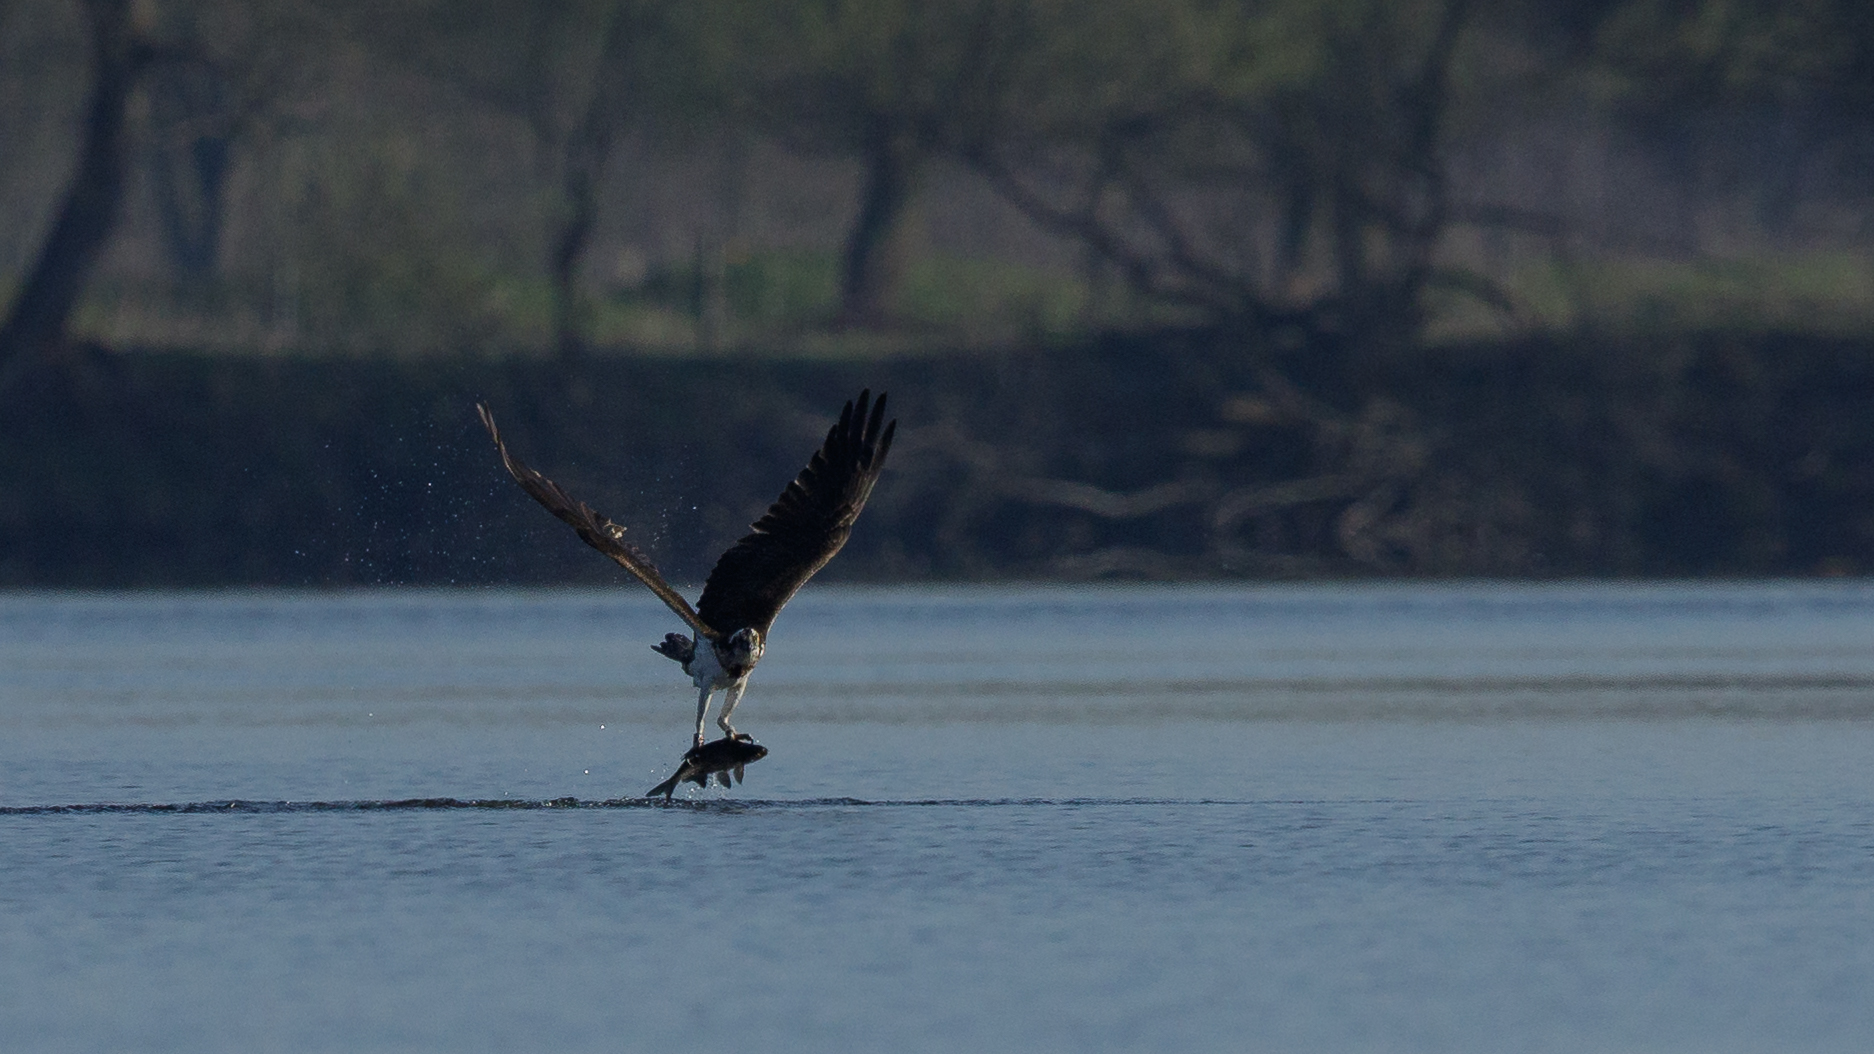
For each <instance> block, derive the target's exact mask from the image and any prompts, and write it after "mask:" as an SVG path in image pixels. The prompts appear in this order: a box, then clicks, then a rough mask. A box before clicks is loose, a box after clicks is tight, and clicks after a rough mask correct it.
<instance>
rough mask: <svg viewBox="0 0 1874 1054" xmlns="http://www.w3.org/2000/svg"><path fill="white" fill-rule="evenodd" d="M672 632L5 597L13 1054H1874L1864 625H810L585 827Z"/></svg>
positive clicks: (334, 604) (673, 712)
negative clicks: (719, 747)
mask: <svg viewBox="0 0 1874 1054" xmlns="http://www.w3.org/2000/svg"><path fill="white" fill-rule="evenodd" d="M674 628H677V627H676V625H675V623H674V620H673V619H672V618H671V617H670V616H669V615H668V614H666V613H664V612H663V611H662V610H661V608H659V607H658V606H657V604H656V602H655V601H654V600H652V599H650V598H649V597H647V596H641V595H640V594H639V593H638V592H634V591H629V590H621V591H619V592H618V593H615V594H614V593H603V594H600V593H560V592H523V593H506V592H500V593H485V592H454V593H447V592H382V593H345V594H334V595H322V594H270V593H236V594H222V595H163V594H158V595H131V596H109V595H105V596H78V597H58V596H19V595H15V596H4V595H0V806H4V807H5V808H6V809H7V810H8V811H6V812H4V813H0V1049H4V1050H6V1051H40V1050H45V1051H57V1050H112V1051H146V1050H174V1051H191V1052H196V1051H202V1052H212V1051H243V1052H247V1051H380V1050H382V1051H406V1050H407V1051H431V1050H434V1051H510V1050H514V1051H519V1050H528V1051H559V1050H566V1051H613V1050H658V1051H666V1050H687V1049H703V1050H734V1051H748V1052H754V1051H833V1050H880V1051H884V1050H889V1051H921V1050H945V1051H952V1050H972V1051H996V1050H1062V1051H1069V1050H1071V1051H1082V1050H1087V1051H1099V1050H1181V1051H1208V1050H1249V1051H1263V1050H1267V1051H1291V1050H1325V1051H1772V1050H1774V1051H1865V1050H1869V1049H1874V587H1870V586H1867V585H1861V584H1845V585H1832V584H1823V585H1769V586H1724V585H1714V586H1686V587H1630V586H1605V587H1603V586H1581V587H1576V586H1558V587H1481V586H1478V587H1463V586H1454V587H1412V586H1384V587H1342V588H1272V589H1222V588H1137V589H1097V590H1096V589H1088V590H1068V589H1043V590H980V591H979V590H953V591H913V590H905V591H896V590H881V591H874V590H842V589H832V588H818V589H814V590H812V591H810V592H809V594H808V595H807V596H805V597H802V598H801V599H800V600H798V601H796V603H795V604H794V605H793V606H791V607H790V608H789V610H788V612H787V613H786V614H785V615H784V616H783V618H782V620H781V622H780V623H779V624H778V625H777V627H776V633H775V635H774V637H773V641H772V647H771V650H770V651H769V655H768V658H766V659H765V660H764V661H763V663H762V667H761V669H760V671H759V672H758V674H757V676H756V679H755V683H754V687H753V688H752V689H751V691H750V693H749V696H748V698H747V700H746V701H745V702H744V705H743V709H742V710H740V711H739V712H738V714H737V717H738V718H740V719H741V720H739V721H738V724H739V725H740V726H741V727H742V728H743V729H744V730H746V731H749V732H752V733H754V734H755V735H756V736H757V737H758V738H760V739H761V740H762V741H763V742H764V743H766V744H767V745H768V746H769V747H770V748H771V749H772V750H773V754H772V755H771V756H770V757H769V758H768V759H766V760H765V761H762V762H760V763H759V764H757V765H755V766H754V767H752V768H750V769H749V772H748V782H747V783H746V784H745V785H743V786H742V787H739V788H736V789H735V790H734V791H733V792H725V791H722V790H719V789H716V788H711V789H710V790H709V791H708V792H707V793H704V794H700V795H695V800H696V801H697V802H700V803H702V804H700V805H692V806H688V807H677V808H663V807H644V806H641V805H637V804H635V803H634V804H630V805H621V806H602V805H598V804H595V803H602V802H604V801H606V800H607V799H617V798H621V797H628V796H631V795H635V794H640V793H642V792H643V791H644V790H645V789H647V788H648V787H649V786H650V785H651V784H653V783H655V782H657V781H658V780H660V779H662V778H663V776H665V775H666V774H667V773H668V772H669V771H670V769H671V768H672V767H673V765H674V761H675V758H676V756H677V754H679V753H680V752H681V750H682V748H683V747H684V746H685V740H686V737H687V735H688V727H687V726H688V724H689V721H690V715H691V706H692V702H691V698H690V697H689V696H688V693H687V690H686V689H685V687H684V686H683V685H682V684H681V683H680V680H679V678H678V676H677V671H676V668H675V667H674V666H673V665H671V664H670V663H668V662H667V661H666V660H664V659H662V658H660V657H658V656H656V655H654V654H652V653H651V652H650V651H649V648H648V645H649V644H650V642H652V641H654V640H656V639H658V638H659V637H661V635H662V634H663V633H664V632H665V631H666V630H669V629H674ZM562 797H573V798H577V799H579V800H581V801H582V802H584V803H587V805H588V806H589V807H581V808H535V809H489V808H460V809H402V810H359V809H340V810H318V809H308V808H302V807H297V806H294V807H274V806H267V805H258V806H257V805H242V806H238V807H236V808H233V809H226V808H224V809H220V810H215V809H207V810H204V811H197V812H152V811H120V812H108V811H80V812H63V813H60V812H49V811H44V810H43V809H40V807H55V806H70V805H92V804H100V803H122V804H128V805H152V804H154V805H181V804H189V803H196V804H209V803H215V802H223V803H225V802H228V801H230V800H237V799H238V800H241V801H244V802H260V803H270V802H294V803H310V802H328V803H345V802H357V803H372V802H383V801H392V800H400V799H409V798H453V799H462V800H468V799H507V800H513V801H517V802H531V803H539V802H542V801H545V800H549V799H557V798H562ZM35 809H40V811H33V810H35Z"/></svg>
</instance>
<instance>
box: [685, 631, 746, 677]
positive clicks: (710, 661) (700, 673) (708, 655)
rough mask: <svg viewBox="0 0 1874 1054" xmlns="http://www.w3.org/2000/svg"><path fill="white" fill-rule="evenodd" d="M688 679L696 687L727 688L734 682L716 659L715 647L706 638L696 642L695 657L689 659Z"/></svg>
mask: <svg viewBox="0 0 1874 1054" xmlns="http://www.w3.org/2000/svg"><path fill="white" fill-rule="evenodd" d="M690 681H691V683H693V684H695V685H696V687H698V688H727V687H729V686H730V685H731V684H734V683H735V678H733V677H731V676H729V673H728V671H726V670H724V669H723V668H722V663H721V662H718V661H717V659H716V649H715V647H714V646H713V645H711V644H710V643H709V641H708V640H707V639H703V640H698V641H697V642H696V657H695V658H692V659H691V660H690Z"/></svg>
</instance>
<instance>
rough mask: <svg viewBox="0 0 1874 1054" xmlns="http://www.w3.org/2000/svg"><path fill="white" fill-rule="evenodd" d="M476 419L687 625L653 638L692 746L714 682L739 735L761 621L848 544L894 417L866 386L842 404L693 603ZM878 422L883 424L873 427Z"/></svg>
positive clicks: (552, 500) (517, 477)
mask: <svg viewBox="0 0 1874 1054" xmlns="http://www.w3.org/2000/svg"><path fill="white" fill-rule="evenodd" d="M475 409H476V410H477V411H478V412H479V413H480V414H481V419H482V424H484V425H486V426H487V427H488V434H489V435H490V436H492V437H493V438H494V441H495V448H496V449H497V450H499V451H500V452H501V463H502V464H503V465H504V466H506V467H507V470H508V475H510V476H513V477H514V482H516V483H519V484H520V485H521V489H522V490H525V491H526V492H527V493H528V494H531V495H533V498H534V500H535V501H537V502H539V503H540V504H542V505H544V506H546V508H547V511H548V512H551V513H552V514H553V515H555V516H557V517H559V518H560V519H562V520H564V521H566V523H568V524H570V525H571V526H572V528H573V530H575V531H577V532H579V537H581V538H583V539H585V542H586V544H587V545H590V546H592V547H593V548H594V549H597V550H598V551H599V552H601V553H604V554H605V555H606V556H609V557H611V558H612V559H613V560H614V561H616V562H617V563H618V565H619V566H620V567H623V568H624V569H625V570H627V571H629V572H631V573H632V574H633V575H635V576H636V577H637V578H638V580H639V581H641V582H643V583H644V584H645V585H647V586H649V587H650V588H651V592H653V593H656V594H657V596H658V598H659V599H660V600H662V601H663V602H664V603H665V604H667V605H669V606H670V610H672V611H674V612H676V613H677V617H678V618H681V619H682V620H683V621H685V622H687V623H689V625H690V628H691V629H692V630H695V631H696V637H695V639H691V638H690V637H686V636H684V635H683V634H681V633H669V634H666V635H665V636H664V640H663V643H661V644H654V645H652V646H651V647H652V650H653V651H655V652H657V653H658V654H660V655H665V656H668V657H669V658H672V659H675V660H676V661H677V662H678V663H681V664H682V666H683V672H684V673H686V674H689V675H690V680H691V682H692V683H694V684H695V685H696V690H697V695H696V746H695V748H692V749H693V750H694V749H696V748H700V747H702V745H703V722H704V718H705V717H706V716H707V715H708V713H709V701H710V698H711V697H712V696H714V695H715V693H716V692H717V690H719V689H721V690H724V691H725V693H726V694H724V696H723V700H722V713H721V715H720V716H718V717H717V718H716V724H717V726H718V727H720V728H721V729H722V731H723V734H724V735H725V736H727V737H728V738H730V739H744V740H745V739H747V738H748V737H747V736H745V735H739V734H738V733H737V732H736V731H735V728H734V726H733V725H731V724H729V714H731V713H732V712H734V710H735V706H736V704H737V703H739V702H741V701H742V692H743V691H744V690H745V689H746V688H747V687H748V675H749V673H750V672H752V671H753V670H754V669H755V664H756V663H757V662H760V661H761V654H762V650H763V649H764V648H765V647H766V646H767V640H768V627H769V626H771V625H773V623H774V617H775V616H776V615H778V614H780V613H781V606H782V605H784V604H786V603H787V602H788V601H789V600H790V599H792V598H793V596H794V594H795V592H797V591H798V590H799V589H800V587H801V586H802V585H804V584H805V583H806V581H807V579H809V578H811V577H813V573H814V572H815V571H818V570H819V569H820V568H822V567H825V566H826V562H827V561H828V560H831V559H832V558H833V554H835V553H837V552H839V550H840V547H841V546H843V545H845V544H846V538H847V537H848V536H849V535H851V534H852V525H853V521H855V520H857V519H858V518H859V510H860V509H863V508H865V501H866V498H868V497H870V496H871V494H872V485H873V484H875V483H877V482H878V474H879V471H880V470H881V469H883V468H884V467H885V455H886V454H887V453H889V452H890V450H891V437H892V433H893V432H895V431H897V428H898V422H897V421H895V420H894V421H892V422H891V423H890V424H884V418H885V396H884V394H883V393H880V395H879V397H878V401H877V402H873V401H872V392H871V389H867V390H865V391H862V392H860V393H859V398H858V399H856V400H852V401H849V402H847V403H846V408H845V409H844V410H842V411H840V415H839V423H838V424H836V425H834V426H833V427H832V428H831V429H830V430H828V432H827V433H826V442H824V443H822V444H820V449H819V450H818V451H817V452H815V453H814V455H813V458H812V459H811V460H809V461H808V462H807V467H806V468H804V469H801V471H800V475H798V476H796V477H794V482H792V483H789V484H788V485H787V489H786V490H784V491H782V492H781V496H780V498H778V499H776V501H775V503H774V504H773V505H772V506H770V507H769V509H768V512H767V515H765V516H763V517H762V518H761V519H759V520H756V521H755V523H754V525H753V527H751V528H750V530H749V533H748V535H747V536H746V537H744V538H743V539H742V540H741V541H738V542H736V543H735V544H734V545H733V546H730V547H729V551H728V552H725V553H723V554H722V556H721V558H720V559H718V560H717V561H716V567H715V569H714V570H712V571H710V572H709V580H708V581H707V582H705V583H704V584H703V596H702V599H701V600H699V601H698V602H697V605H696V607H694V608H692V607H690V602H689V601H687V600H685V599H683V594H681V593H679V592H677V591H676V590H675V589H672V588H671V586H670V583H668V582H666V581H664V576H663V575H661V574H659V573H658V571H657V568H656V566H654V565H653V564H652V563H651V561H650V558H649V557H646V556H645V555H644V552H643V550H641V549H639V548H638V547H637V546H635V545H632V544H631V543H630V542H627V541H625V529H624V528H623V527H620V526H619V525H618V524H616V523H613V522H612V521H611V520H608V519H606V518H605V517H604V516H601V515H600V514H598V513H596V512H594V511H593V510H592V507H591V506H589V505H587V504H586V503H585V502H583V501H574V500H573V499H572V497H570V496H569V495H568V494H567V493H566V492H565V491H564V490H561V489H560V487H559V484H557V483H554V482H553V481H552V480H550V479H548V478H546V477H545V476H542V475H541V474H540V473H538V472H535V471H534V470H533V469H531V468H528V467H527V466H526V465H525V464H523V463H522V462H521V460H520V459H519V458H517V457H515V456H514V455H512V454H510V453H508V447H507V444H506V443H504V442H502V440H501V432H500V430H499V429H497V428H496V427H495V419H494V415H493V414H491V413H489V412H488V407H487V406H486V405H484V404H481V403H477V404H475ZM881 424H883V427H882V428H881V427H880V426H881Z"/></svg>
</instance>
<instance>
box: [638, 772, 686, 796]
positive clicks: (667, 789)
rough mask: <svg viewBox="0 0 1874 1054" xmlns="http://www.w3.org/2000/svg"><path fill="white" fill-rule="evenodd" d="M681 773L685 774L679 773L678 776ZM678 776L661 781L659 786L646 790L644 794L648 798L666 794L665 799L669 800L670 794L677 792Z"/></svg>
mask: <svg viewBox="0 0 1874 1054" xmlns="http://www.w3.org/2000/svg"><path fill="white" fill-rule="evenodd" d="M681 775H683V773H681V772H679V773H677V776H681ZM677 776H672V777H670V778H669V779H667V780H665V781H664V782H662V783H659V784H658V785H657V786H655V787H652V788H651V789H650V790H649V791H646V792H645V795H644V796H645V797H646V798H655V797H657V796H658V795H659V794H661V795H663V796H664V800H665V801H669V800H670V796H671V795H673V794H675V793H676V792H677Z"/></svg>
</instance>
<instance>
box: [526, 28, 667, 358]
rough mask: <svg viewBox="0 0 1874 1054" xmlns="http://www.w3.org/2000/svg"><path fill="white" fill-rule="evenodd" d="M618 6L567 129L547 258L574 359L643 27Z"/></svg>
mask: <svg viewBox="0 0 1874 1054" xmlns="http://www.w3.org/2000/svg"><path fill="white" fill-rule="evenodd" d="M628 6H629V5H626V4H617V5H614V7H613V9H612V12H611V18H610V20H609V21H608V22H607V24H606V27H605V39H604V42H603V43H601V44H600V45H599V58H598V68H597V70H596V72H595V73H594V75H593V82H592V94H591V96H590V97H588V98H587V100H586V109H585V112H584V113H583V114H582V115H581V116H580V119H579V122H578V123H577V124H575V125H574V126H573V128H572V130H571V131H570V132H568V133H567V136H566V141H565V144H564V147H563V151H562V156H561V161H560V194H561V197H562V203H563V209H562V211H561V213H560V223H559V229H558V230H557V231H555V232H554V236H553V246H552V251H551V253H550V254H549V256H548V259H547V279H548V281H549V282H550V283H551V285H552V288H553V346H554V349H555V350H556V351H557V352H558V353H559V356H560V358H562V359H566V360H572V359H576V358H579V357H580V356H582V355H584V354H585V350H586V315H587V312H586V302H585V298H584V297H583V296H582V295H581V294H580V292H579V268H580V266H581V265H582V264H583V263H584V262H585V258H586V249H587V248H588V247H590V246H591V244H592V228H593V226H594V225H595V224H596V223H597V222H598V217H599V200H598V195H599V181H600V180H601V179H602V178H603V177H604V175H605V165H606V162H607V161H608V160H610V158H611V156H612V139H613V136H614V134H615V132H616V131H617V128H618V124H619V120H620V111H622V110H623V109H624V107H625V105H626V104H627V102H628V100H627V99H626V98H625V95H626V94H627V90H628V87H629V85H630V80H631V73H632V71H631V70H630V68H629V64H630V63H631V61H632V55H631V48H632V45H633V44H634V40H633V36H634V35H635V34H636V33H638V32H640V31H641V30H642V28H643V27H642V26H641V25H639V24H637V23H636V22H635V21H634V20H633V19H632V18H631V13H630V11H629V10H627V8H628Z"/></svg>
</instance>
